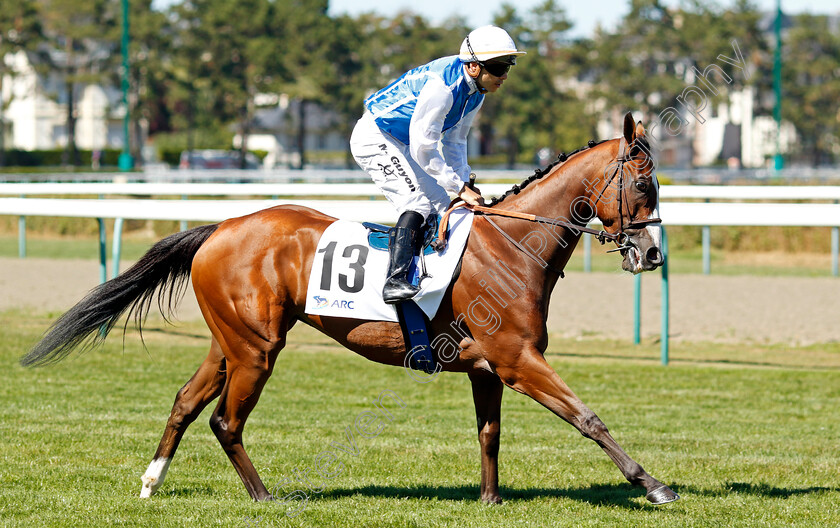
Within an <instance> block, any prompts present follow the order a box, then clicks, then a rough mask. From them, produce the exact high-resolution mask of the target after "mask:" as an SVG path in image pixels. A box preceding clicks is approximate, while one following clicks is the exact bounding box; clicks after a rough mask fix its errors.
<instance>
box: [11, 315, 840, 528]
mask: <svg viewBox="0 0 840 528" xmlns="http://www.w3.org/2000/svg"><path fill="white" fill-rule="evenodd" d="M56 315H58V314H45V315H38V314H31V313H21V312H4V313H0V328H2V339H0V361H2V362H3V365H4V366H5V367H4V373H5V376H4V377H3V383H2V384H0V415H2V416H0V436H2V438H3V442H2V443H0V481H2V482H3V486H2V487H0V525H2V526H38V527H49V526H62V527H64V526H112V525H125V526H173V527H176V526H177V527H182V526H226V527H231V526H232V527H239V526H241V527H245V526H248V523H246V521H245V518H246V517H248V518H254V519H256V518H260V521H259V522H258V524H257V526H307V527H308V526H348V527H350V526H352V527H356V526H365V527H367V526H369V527H382V526H385V527H415V526H416V527H427V526H428V527H432V526H441V527H450V526H451V527H472V526H474V527H485V526H575V527H577V526H599V527H601V526H617V527H636V526H650V527H660V526H679V527H684V526H685V527H706V526H722V527H728V526H744V527H760V526H768V527H770V526H773V527H775V526H803V527H804V526H814V527H817V526H819V527H822V526H837V525H838V524H840V473H838V467H840V451H838V438H840V405H838V403H840V383H838V381H840V345H838V344H831V345H820V346H812V347H807V348H798V349H794V348H790V347H783V346H761V345H752V344H750V345H710V344H703V343H699V344H691V343H674V344H673V346H672V351H671V357H672V364H671V365H670V366H669V367H662V366H660V365H659V364H658V346H657V345H656V344H655V343H651V342H647V343H643V345H642V346H637V347H634V346H632V345H629V344H627V343H625V342H614V341H604V340H562V339H558V338H554V339H552V340H551V345H550V350H549V353H548V354H547V357H548V359H549V361H550V363H551V364H552V366H553V367H554V368H555V369H557V371H558V372H559V373H560V374H561V376H562V377H563V378H564V379H565V380H566V382H567V383H568V384H569V385H570V386H571V387H572V388H573V389H574V390H575V391H576V392H577V394H578V395H579V396H580V397H581V398H582V399H583V400H584V401H585V402H586V403H587V404H588V405H589V406H590V407H592V408H593V409H594V410H595V411H596V412H597V413H598V414H599V416H600V417H601V418H602V419H603V420H604V421H605V422H606V424H607V425H608V426H609V427H610V430H611V431H612V433H613V435H614V436H615V437H616V439H617V440H618V441H619V443H621V444H622V445H623V446H624V447H625V449H626V450H627V451H628V453H629V454H630V455H631V456H633V457H634V458H635V459H636V460H637V461H639V462H640V463H641V464H642V465H643V466H644V467H645V468H646V469H647V470H648V471H650V472H651V474H653V475H654V476H656V477H657V478H659V479H660V480H662V481H663V482H665V483H667V484H669V485H671V486H672V487H673V488H674V489H675V490H676V491H677V492H678V493H680V495H681V496H682V500H681V501H678V502H676V503H674V504H670V505H667V506H664V507H653V506H650V505H648V504H647V503H646V502H645V500H644V499H643V492H642V490H640V489H636V488H633V487H631V486H630V485H629V484H627V483H626V482H625V481H624V479H623V478H622V477H621V475H620V473H619V472H618V470H617V469H616V468H615V466H614V465H613V464H612V463H611V462H610V461H609V459H608V458H607V457H606V455H605V454H604V453H603V452H602V451H601V450H600V449H599V448H598V447H597V446H596V445H595V444H594V443H593V442H591V441H589V440H586V439H584V438H583V437H581V436H580V435H579V434H578V433H577V432H576V431H575V430H574V429H573V428H572V427H570V426H569V425H567V424H566V423H564V422H562V421H561V420H560V419H558V418H557V417H555V416H554V415H552V414H551V413H549V412H548V411H547V410H546V409H544V408H543V407H541V406H539V405H538V404H536V403H535V402H533V401H532V400H530V399H528V398H527V397H524V396H522V395H519V394H516V393H514V392H512V391H506V393H505V399H504V407H503V420H502V445H501V455H500V459H501V464H500V477H501V483H502V490H501V491H502V495H503V497H504V498H505V503H504V504H503V505H501V506H487V505H483V504H481V503H479V502H478V501H477V500H476V498H477V493H478V482H479V458H478V446H477V441H476V438H475V431H474V429H475V418H474V414H473V409H472V398H471V394H470V389H469V383H468V380H467V378H466V376H464V375H458V374H447V375H442V376H440V377H439V378H438V379H437V380H435V381H433V382H432V383H429V384H419V383H415V382H413V381H412V380H411V379H410V378H409V377H408V376H407V375H406V374H405V372H404V371H403V370H402V369H398V368H394V367H385V366H381V365H376V364H373V363H370V362H368V361H367V360H364V359H363V358H361V357H359V356H356V355H354V354H352V353H350V352H347V351H345V350H343V349H341V348H340V347H338V346H336V345H334V344H332V342H330V341H329V340H328V339H327V338H325V337H323V336H321V335H320V334H317V333H315V332H314V331H312V330H310V329H308V328H295V331H293V332H292V334H291V336H290V343H289V345H288V346H287V348H286V349H285V350H284V352H283V353H282V355H281V358H280V359H279V360H278V363H277V366H276V368H275V372H274V375H273V377H272V379H271V380H270V381H269V383H268V385H267V387H266V390H265V391H264V393H263V396H262V398H261V401H260V404H259V405H258V406H257V408H256V409H255V411H254V412H253V413H252V415H251V418H250V420H249V423H248V427H247V429H246V433H245V442H246V446H247V447H248V450H249V454H250V455H251V458H252V460H253V461H254V464H255V466H256V467H257V469H258V471H259V472H260V474H261V476H262V478H263V480H264V481H265V482H266V484H267V485H268V486H269V487H273V486H274V485H275V484H277V483H278V482H279V481H281V480H282V479H283V478H284V477H289V476H291V475H292V474H293V472H294V471H295V469H296V468H298V469H301V470H306V469H308V468H312V467H313V465H314V460H315V457H316V456H317V454H318V453H319V452H321V451H323V450H324V449H325V448H327V447H328V446H329V445H330V443H331V442H345V439H344V434H345V428H347V427H352V425H353V423H354V420H355V417H356V416H358V415H359V414H360V413H361V412H363V411H365V410H368V409H370V408H371V407H372V404H371V402H372V400H373V399H374V398H376V397H377V395H378V394H380V392H382V391H383V390H386V389H390V390H393V391H395V392H396V393H397V394H399V396H400V397H401V398H402V399H403V401H404V402H405V403H406V406H405V408H403V409H395V410H393V414H394V417H395V419H394V421H393V423H389V424H388V425H387V426H386V427H385V428H384V429H383V430H382V431H381V433H380V434H379V435H378V436H377V437H375V438H369V439H368V438H360V437H358V436H357V446H358V448H359V451H360V453H359V455H358V457H356V458H353V457H351V456H349V455H345V454H343V453H341V461H342V463H343V464H344V466H343V470H342V472H341V474H340V475H339V476H338V477H336V478H334V479H332V480H327V481H326V482H325V484H326V487H325V489H324V491H323V492H321V493H312V492H310V499H309V502H308V503H307V504H306V507H305V509H304V510H303V511H302V512H301V513H300V514H299V515H298V516H297V517H294V518H290V517H287V516H286V515H285V512H286V508H288V506H286V507H284V506H283V505H281V504H277V503H264V504H256V503H254V502H252V501H251V500H250V499H249V498H248V496H247V494H246V492H245V490H244V488H243V486H242V484H241V482H240V480H239V478H238V477H237V475H236V473H235V471H234V470H233V468H232V466H231V465H230V463H229V462H228V460H227V457H226V456H225V455H224V453H223V452H222V450H221V448H220V447H219V445H218V443H217V441H216V439H215V437H214V436H213V435H212V433H211V432H210V430H209V428H208V426H207V418H208V416H209V412H210V409H209V408H208V409H207V410H205V412H204V413H203V415H202V416H201V417H200V418H199V419H198V420H197V421H196V423H194V424H193V425H192V427H191V428H190V430H189V431H188V432H187V434H186V436H185V437H184V440H183V442H182V443H181V446H180V448H179V451H178V454H177V456H176V457H175V460H174V462H173V464H172V467H171V468H170V471H169V473H168V475H167V479H166V482H165V483H164V485H163V487H162V488H161V490H160V491H159V493H158V495H156V496H155V497H153V498H152V499H150V500H140V499H138V498H137V495H138V493H139V489H140V476H141V475H142V473H143V472H144V471H145V469H146V467H147V465H148V463H149V461H150V459H151V456H152V455H153V453H154V450H155V448H156V447H157V443H158V441H159V439H160V435H161V433H162V431H163V426H164V423H165V421H166V417H167V416H168V414H169V409H170V406H171V404H172V400H173V397H174V395H175V392H176V391H177V390H178V388H180V386H181V385H182V384H183V383H184V382H185V381H186V380H187V379H188V378H189V376H190V375H191V374H192V373H193V372H194V370H195V368H196V367H197V366H198V364H199V363H200V362H201V360H202V359H203V358H204V355H205V353H206V348H207V344H208V339H207V331H206V329H205V328H204V327H203V325H202V324H200V323H185V324H181V325H179V326H177V327H175V328H172V327H168V326H165V325H163V324H162V323H160V322H157V321H150V324H149V326H148V330H147V331H146V332H145V333H144V335H145V339H146V343H147V347H148V352H146V351H144V349H143V347H142V345H141V344H140V341H139V338H138V336H137V335H136V334H135V333H134V332H129V334H128V336H127V337H126V340H125V348H124V349H123V345H122V340H121V338H120V336H119V335H113V336H111V338H110V339H109V340H108V341H107V342H106V345H105V346H104V347H103V348H102V349H99V350H95V351H92V352H90V353H88V354H85V355H82V356H73V357H72V358H70V359H68V360H66V361H65V362H64V363H62V364H60V365H57V366H55V367H50V368H45V369H38V370H27V369H23V368H22V367H20V366H19V365H18V364H17V359H18V357H19V356H20V355H21V354H22V353H24V352H25V351H26V350H27V348H28V347H29V346H31V345H32V344H33V343H34V342H35V341H36V340H37V339H38V336H39V335H40V334H41V333H42V332H43V331H44V329H45V328H46V327H47V326H48V325H49V323H50V321H51V320H52V319H53V318H54V317H55V316H56ZM292 489H293V487H292V488H287V491H289V492H291V490H292ZM255 522H256V521H255Z"/></svg>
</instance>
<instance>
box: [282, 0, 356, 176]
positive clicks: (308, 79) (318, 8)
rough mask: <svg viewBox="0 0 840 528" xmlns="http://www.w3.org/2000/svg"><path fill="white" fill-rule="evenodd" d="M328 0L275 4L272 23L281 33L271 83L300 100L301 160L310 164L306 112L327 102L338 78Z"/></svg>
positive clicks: (299, 131)
mask: <svg viewBox="0 0 840 528" xmlns="http://www.w3.org/2000/svg"><path fill="white" fill-rule="evenodd" d="M327 4H328V2H327V0H287V1H285V2H278V3H276V4H275V7H276V8H275V10H274V12H273V18H272V20H271V25H272V27H273V29H274V30H275V31H276V32H277V35H278V39H277V42H276V43H275V44H276V45H277V46H278V49H277V52H278V54H277V56H276V58H275V60H272V61H270V62H269V64H270V66H269V70H270V71H271V72H272V82H271V85H272V86H273V87H274V89H275V90H276V91H278V92H280V93H285V94H288V95H289V96H290V97H291V98H293V99H294V100H295V101H296V110H297V116H296V123H297V134H296V137H297V139H296V147H297V152H298V163H297V166H296V168H303V166H304V165H305V163H306V144H305V138H306V123H307V117H306V111H307V106H308V105H309V104H312V103H315V104H321V105H324V104H326V103H327V102H328V100H329V95H328V92H327V87H328V85H330V84H331V83H332V81H333V78H334V66H333V65H334V63H335V61H340V60H341V58H340V56H338V55H335V54H334V52H336V51H339V52H340V49H341V48H340V47H339V48H333V46H332V45H333V43H334V42H335V35H334V34H333V28H334V26H333V24H332V22H331V20H330V18H329V17H328V16H327Z"/></svg>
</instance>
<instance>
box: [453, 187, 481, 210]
mask: <svg viewBox="0 0 840 528" xmlns="http://www.w3.org/2000/svg"><path fill="white" fill-rule="evenodd" d="M458 198H460V199H462V200H464V201H465V202H466V203H468V204H470V205H484V197H483V196H481V191H479V190H478V188H477V187H470V186H469V184H466V183H465V184H464V186H463V187H461V191H460V192H459V193H458Z"/></svg>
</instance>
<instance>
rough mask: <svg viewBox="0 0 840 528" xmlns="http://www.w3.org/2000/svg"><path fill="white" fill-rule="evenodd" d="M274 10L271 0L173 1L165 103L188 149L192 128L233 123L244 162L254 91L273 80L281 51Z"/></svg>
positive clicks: (193, 142) (210, 128)
mask: <svg viewBox="0 0 840 528" xmlns="http://www.w3.org/2000/svg"><path fill="white" fill-rule="evenodd" d="M273 13H274V3H273V2H269V1H268V0H186V1H184V2H182V3H180V4H177V5H175V6H173V8H172V11H171V16H172V17H173V19H174V20H173V22H172V23H171V25H170V27H172V28H173V37H172V39H173V40H172V49H173V54H172V57H171V60H170V61H169V62H168V63H167V64H166V67H167V69H168V72H167V76H166V80H167V81H168V84H169V90H168V93H169V96H170V97H169V98H168V101H167V104H168V108H169V111H170V112H172V115H173V119H172V125H173V126H174V127H175V128H176V129H179V130H186V131H187V148H188V150H192V149H193V148H194V147H195V141H194V131H196V130H199V131H207V130H212V129H217V130H218V129H223V128H224V127H228V126H231V125H233V126H234V128H235V131H236V132H238V133H239V135H240V138H241V144H240V147H239V148H240V152H241V155H240V164H241V166H242V167H244V166H245V153H246V152H247V150H248V136H249V135H250V129H251V123H252V120H253V102H254V97H255V95H256V94H257V93H259V92H260V91H262V90H263V89H264V88H265V87H266V86H267V85H268V84H269V80H270V79H269V78H268V76H267V72H269V71H271V69H270V67H271V66H272V65H273V64H274V62H275V61H276V60H277V59H276V58H277V57H278V56H279V55H280V53H281V51H282V48H279V47H278V39H277V32H276V31H275V29H274V28H273V27H272V20H273V17H274V15H273ZM212 135H213V134H211V136H212ZM202 146H211V145H207V144H203V145H202ZM213 146H222V145H213Z"/></svg>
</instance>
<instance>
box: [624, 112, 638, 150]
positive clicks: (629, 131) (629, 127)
mask: <svg viewBox="0 0 840 528" xmlns="http://www.w3.org/2000/svg"><path fill="white" fill-rule="evenodd" d="M635 128H636V127H635V126H634V124H633V114H631V113H630V112H627V115H625V116H624V141H626V142H627V144H630V143H632V142H633V132H635Z"/></svg>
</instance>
